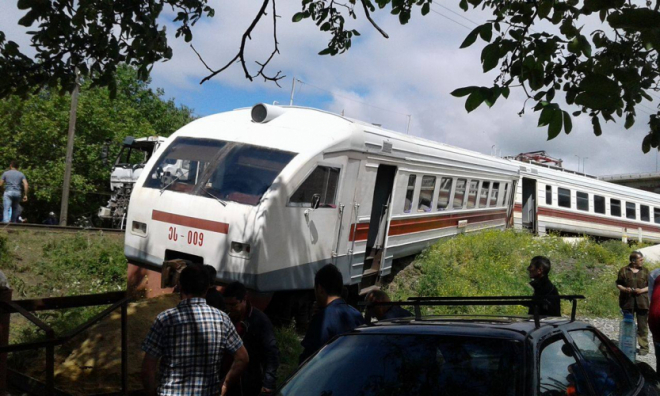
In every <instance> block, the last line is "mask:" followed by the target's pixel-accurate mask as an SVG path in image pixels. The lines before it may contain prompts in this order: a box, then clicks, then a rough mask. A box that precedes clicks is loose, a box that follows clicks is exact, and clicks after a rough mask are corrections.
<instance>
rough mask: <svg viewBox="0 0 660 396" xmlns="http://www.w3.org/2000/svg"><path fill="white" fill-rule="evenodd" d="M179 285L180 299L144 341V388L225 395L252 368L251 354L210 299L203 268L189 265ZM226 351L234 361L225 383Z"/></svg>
mask: <svg viewBox="0 0 660 396" xmlns="http://www.w3.org/2000/svg"><path fill="white" fill-rule="evenodd" d="M179 287H180V291H181V302H180V303H179V304H178V305H177V306H176V307H175V308H171V309H168V310H166V311H164V312H162V313H160V314H159V315H158V317H157V318H156V321H155V322H154V324H153V325H152V327H151V330H150V331H149V333H148V334H147V337H146V339H145V340H144V342H143V343H142V350H143V351H144V352H145V355H144V360H143V362H142V381H143V385H144V388H145V390H146V391H147V394H148V395H150V396H151V395H159V396H169V395H209V396H216V395H225V393H226V392H227V389H228V388H230V387H231V386H232V384H234V383H235V382H236V380H238V379H239V378H240V375H241V373H242V372H243V370H245V368H246V367H247V365H248V362H249V358H248V353H247V351H246V349H245V347H244V346H243V342H242V341H241V338H240V337H239V336H238V334H237V333H236V329H235V328H234V325H233V324H232V323H231V320H230V319H229V317H228V316H227V314H225V313H224V312H221V311H219V310H217V309H216V308H213V307H210V306H209V305H208V304H207V303H206V300H205V299H204V296H205V295H206V292H207V290H208V288H209V278H208V274H207V273H206V271H205V270H204V268H203V267H202V266H200V265H192V266H188V267H186V268H185V269H184V270H183V271H182V272H181V276H180V278H179ZM225 353H229V354H231V355H233V356H234V363H233V364H232V366H231V368H230V370H229V372H228V373H227V375H226V377H225V378H224V381H223V382H222V384H221V382H220V381H221V379H220V377H219V368H220V361H221V360H222V356H223V355H224V354H225ZM159 360H160V369H159V370H158V372H159V374H160V375H159V377H160V378H159V379H158V381H156V371H157V365H158V361H159Z"/></svg>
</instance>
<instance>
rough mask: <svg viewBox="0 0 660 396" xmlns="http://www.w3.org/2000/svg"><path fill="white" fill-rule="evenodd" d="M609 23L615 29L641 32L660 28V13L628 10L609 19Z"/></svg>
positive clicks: (648, 10) (645, 10)
mask: <svg viewBox="0 0 660 396" xmlns="http://www.w3.org/2000/svg"><path fill="white" fill-rule="evenodd" d="M607 22H608V23H609V24H610V26H611V27H612V28H614V29H630V30H635V31H641V30H646V29H655V28H657V27H658V26H660V12H657V11H653V10H651V9H650V8H645V7H641V8H626V9H624V10H621V11H620V12H615V13H612V14H610V16H608V17H607Z"/></svg>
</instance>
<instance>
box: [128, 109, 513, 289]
mask: <svg viewBox="0 0 660 396" xmlns="http://www.w3.org/2000/svg"><path fill="white" fill-rule="evenodd" d="M174 164H176V167H175V168H176V169H180V170H181V171H180V172H177V174H176V175H172V174H170V172H169V171H168V169H173V167H172V165H174ZM145 169H146V171H145V172H143V173H142V175H141V177H140V179H139V180H138V181H137V183H136V187H135V190H134V192H133V194H132V196H131V202H130V210H129V214H128V221H127V225H128V226H127V231H126V241H125V254H126V256H127V258H128V259H129V262H130V263H131V265H130V268H129V282H131V284H130V285H129V287H131V288H140V287H146V288H147V289H148V290H147V291H148V294H152V295H153V294H156V293H158V292H160V290H159V284H160V278H159V276H160V275H159V273H160V270H161V266H162V264H163V262H164V261H165V260H171V259H176V258H183V259H189V260H192V261H195V262H200V263H205V264H210V265H213V266H214V267H215V268H217V270H218V279H219V280H220V281H221V282H230V281H234V280H238V281H241V282H243V283H245V284H246V285H247V286H248V287H249V288H251V289H253V290H256V291H262V292H275V291H291V290H310V289H312V288H313V282H314V274H315V271H316V270H317V269H318V268H320V267H321V266H323V265H324V264H326V263H329V262H332V263H334V264H335V265H337V267H338V268H339V269H340V270H341V271H342V273H343V275H344V280H345V283H346V284H347V285H348V286H351V288H353V289H354V290H357V291H359V292H362V293H365V292H366V291H368V290H370V289H372V288H373V287H374V285H376V284H377V281H378V279H379V278H380V277H381V276H383V275H387V274H389V273H390V271H391V267H392V261H393V260H394V259H395V258H397V257H403V256H408V255H411V254H415V253H417V252H420V251H421V250H422V249H423V248H425V247H426V246H428V245H430V244H432V243H433V242H435V241H437V240H439V239H440V238H443V237H448V236H453V235H456V234H459V233H463V232H470V231H475V230H481V229H488V228H499V229H504V228H506V227H507V224H509V222H510V220H512V219H511V216H512V211H513V199H514V192H515V185H516V182H517V181H518V178H519V166H518V164H515V163H513V162H512V161H511V160H506V159H500V158H495V157H492V156H488V155H483V154H480V153H476V152H472V151H468V150H463V149H459V148H455V147H451V146H447V145H444V144H440V143H436V142H432V141H428V140H424V139H419V138H414V137H411V136H407V135H403V134H400V133H396V132H392V131H389V130H385V129H383V128H380V127H377V126H374V125H371V124H367V123H363V122H359V121H356V120H352V119H348V118H345V117H342V116H339V115H336V114H331V113H327V112H324V111H320V110H315V109H309V108H301V107H280V106H269V105H257V106H255V107H253V108H252V109H240V110H235V111H231V112H227V113H222V114H217V115H213V116H209V117H204V118H201V119H198V120H196V121H194V122H192V123H190V124H188V125H187V126H185V127H183V128H181V129H180V130H179V131H177V132H176V133H174V134H173V135H172V136H171V137H170V138H169V139H168V140H167V141H166V142H165V144H163V145H162V146H161V148H160V149H159V150H158V152H157V153H156V154H155V155H154V156H153V157H152V159H151V160H150V161H149V163H148V164H147V166H146V168H145ZM145 282H146V284H145Z"/></svg>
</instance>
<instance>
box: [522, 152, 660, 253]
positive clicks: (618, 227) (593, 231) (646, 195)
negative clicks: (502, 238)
mask: <svg viewBox="0 0 660 396" xmlns="http://www.w3.org/2000/svg"><path fill="white" fill-rule="evenodd" d="M516 163H518V164H519V170H520V181H519V183H518V189H517V190H516V203H515V213H514V224H515V226H516V228H522V229H528V230H531V231H533V232H535V233H538V234H545V233H548V232H560V233H568V234H577V235H585V234H586V235H592V236H597V237H603V238H616V239H623V240H628V239H633V240H639V241H648V242H658V243H660V195H658V194H655V193H651V192H647V191H642V190H638V189H634V188H630V187H624V186H620V185H617V184H613V183H609V182H606V181H602V180H598V179H596V178H594V177H590V176H587V175H584V174H578V173H575V172H571V171H566V170H564V169H562V168H557V167H553V166H547V165H540V164H531V163H523V162H517V161H516Z"/></svg>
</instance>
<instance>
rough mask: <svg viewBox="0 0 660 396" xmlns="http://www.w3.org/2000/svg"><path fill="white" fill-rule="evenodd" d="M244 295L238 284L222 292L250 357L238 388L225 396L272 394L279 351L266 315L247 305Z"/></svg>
mask: <svg viewBox="0 0 660 396" xmlns="http://www.w3.org/2000/svg"><path fill="white" fill-rule="evenodd" d="M246 295H247V290H246V289H245V286H244V285H243V284H242V283H240V282H234V283H231V284H230V285H229V286H227V287H226V288H225V291H224V299H225V301H224V303H225V306H226V307H227V310H228V311H229V318H230V319H231V321H232V323H234V326H235V327H236V331H237V332H238V335H240V336H241V339H242V340H243V344H244V345H245V349H247V352H248V355H249V356H250V364H249V365H248V368H247V370H245V372H244V373H243V375H242V376H241V380H240V382H239V384H237V386H235V387H234V388H233V389H230V390H229V392H228V395H231V396H257V395H259V394H270V393H272V392H273V391H274V390H275V374H276V372H277V368H278V367H279V365H280V362H279V359H280V351H279V349H278V348H277V341H276V339H275V333H274V331H273V325H272V324H271V323H270V320H269V319H268V317H267V316H266V314H264V313H263V312H261V311H260V310H258V309H257V308H254V307H253V306H252V305H250V303H249V302H248V301H246V299H245V297H246Z"/></svg>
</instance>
